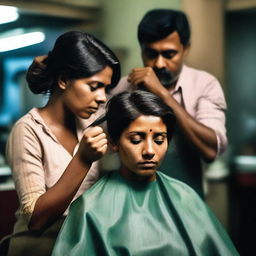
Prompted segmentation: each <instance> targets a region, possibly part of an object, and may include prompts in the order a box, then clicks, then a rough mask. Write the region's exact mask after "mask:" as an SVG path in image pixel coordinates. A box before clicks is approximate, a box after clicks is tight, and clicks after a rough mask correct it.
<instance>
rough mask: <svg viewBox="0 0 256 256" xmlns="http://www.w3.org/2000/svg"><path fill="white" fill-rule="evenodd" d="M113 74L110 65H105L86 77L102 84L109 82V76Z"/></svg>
mask: <svg viewBox="0 0 256 256" xmlns="http://www.w3.org/2000/svg"><path fill="white" fill-rule="evenodd" d="M112 75H113V70H112V68H111V67H109V66H107V67H105V68H104V69H103V70H101V71H100V72H98V73H96V74H94V75H92V76H91V77H88V78H87V79H88V81H96V82H102V83H104V84H109V83H110V82H111V77H112Z"/></svg>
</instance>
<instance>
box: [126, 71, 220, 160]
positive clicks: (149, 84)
mask: <svg viewBox="0 0 256 256" xmlns="http://www.w3.org/2000/svg"><path fill="white" fill-rule="evenodd" d="M129 80H130V82H131V83H132V84H134V85H136V86H138V85H139V84H141V83H143V85H144V86H145V87H146V89H148V90H149V91H151V92H152V93H154V94H156V95H158V96H159V97H160V98H162V100H163V101H164V102H165V103H166V104H167V105H168V106H170V107H171V108H172V109H173V112H174V114H175V115H176V118H177V122H178V124H179V126H180V128H181V130H182V132H183V133H184V135H185V137H186V138H187V140H188V141H189V142H190V143H191V144H192V145H194V147H195V148H196V149H197V150H198V152H199V153H200V155H201V157H202V158H203V159H204V160H205V161H207V162H210V161H213V160H214V159H215V157H216V156H217V152H218V148H217V144H218V141H217V137H216V133H215V131H214V130H213V129H212V128H211V126H207V125H205V124H204V122H199V121H197V120H196V119H195V118H193V117H192V116H190V115H189V114H188V113H187V111H186V110H185V109H184V108H183V107H182V106H181V105H180V104H179V103H178V102H177V101H176V100H175V99H174V98H173V96H172V95H171V94H170V93H169V91H168V90H167V89H166V88H165V87H164V86H163V85H162V84H161V83H160V81H159V80H158V78H157V76H156V75H155V73H154V71H153V69H152V68H150V67H145V68H136V69H133V70H132V72H131V73H130V75H129ZM221 111H222V110H221ZM198 120H200V118H199V119H198Z"/></svg>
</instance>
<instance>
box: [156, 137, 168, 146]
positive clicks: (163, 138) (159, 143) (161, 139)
mask: <svg viewBox="0 0 256 256" xmlns="http://www.w3.org/2000/svg"><path fill="white" fill-rule="evenodd" d="M165 139H166V137H165V136H158V137H156V138H155V139H154V141H155V143H156V144H158V145H161V144H163V143H164V141H165Z"/></svg>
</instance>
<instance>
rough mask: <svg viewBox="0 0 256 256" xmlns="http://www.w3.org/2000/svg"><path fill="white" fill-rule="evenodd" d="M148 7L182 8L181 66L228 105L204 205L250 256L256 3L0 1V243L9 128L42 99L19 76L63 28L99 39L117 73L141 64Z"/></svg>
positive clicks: (7, 188)
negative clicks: (212, 80)
mask: <svg viewBox="0 0 256 256" xmlns="http://www.w3.org/2000/svg"><path fill="white" fill-rule="evenodd" d="M152 8H173V9H178V10H183V11H184V12H185V13H186V14H187V15H188V17H189V20H190V24H191V28H192V40H191V42H192V45H191V51H190V54H189V56H188V58H187V61H186V62H187V63H188V64H189V65H191V66H192V67H195V68H198V69H204V70H206V71H208V72H210V73H212V74H213V75H215V76H216V77H217V78H218V79H219V80H220V82H221V84H222V86H223V90H224V93H225V96H226V100H227V103H228V111H227V132H228V138H229V146H228V150H227V151H226V152H225V153H224V154H223V155H222V156H221V157H220V158H218V159H217V160H216V161H214V162H213V163H212V164H211V165H207V166H205V173H204V174H205V175H204V181H205V192H206V201H207V204H208V205H209V206H210V208H212V210H213V211H214V212H215V213H216V215H217V217H218V218H219V219H220V221H221V222H222V224H223V225H224V227H225V228H226V230H227V231H228V233H229V234H230V236H231V238H232V239H233V241H234V243H235V245H236V247H237V248H238V250H239V252H240V253H241V255H256V253H255V251H256V250H255V249H254V244H253V242H254V240H255V237H256V220H255V216H256V210H255V205H256V103H255V97H256V65H255V63H256V61H255V60H256V29H255V28H256V0H158V1H155V0H121V1H120V0H37V1H33V0H26V1H22V0H12V1H1V0H0V222H1V223H0V239H1V238H2V237H3V236H4V235H6V234H9V233H11V231H12V226H13V223H14V220H15V219H14V211H15V210H16V208H17V205H18V204H17V196H16V194H15V190H14V185H13V183H12V178H11V170H10V168H9V166H8V164H7V162H6V159H5V144H6V140H7V137H8V134H9V131H10V129H11V127H12V125H13V123H14V122H15V121H16V120H17V119H18V118H19V117H20V116H21V115H23V114H25V113H26V112H28V111H29V109H31V108H32V107H34V106H37V107H40V106H43V105H44V104H45V102H46V100H47V99H46V98H45V96H35V95H33V96H32V93H30V91H29V89H28V87H27V84H26V81H25V74H26V70H27V68H28V66H29V65H30V64H31V62H32V61H33V58H34V57H35V56H38V55H45V54H47V53H48V51H49V50H50V49H51V48H52V47H53V43H54V41H55V39H56V38H57V37H58V36H59V35H60V34H62V33H63V32H64V31H68V30H74V29H78V30H85V31H87V32H89V33H92V34H94V35H95V36H96V37H98V38H99V39H101V40H103V41H104V42H105V43H106V44H107V45H108V46H110V48H112V49H113V51H114V52H115V53H116V54H117V56H118V57H119V58H120V60H121V64H122V74H123V75H127V74H128V72H129V71H130V69H131V68H133V67H137V66H142V62H141V58H140V49H139V44H138V43H137V37H136V35H137V25H138V23H139V21H140V19H141V18H142V16H143V15H144V14H145V12H146V11H147V10H149V9H152Z"/></svg>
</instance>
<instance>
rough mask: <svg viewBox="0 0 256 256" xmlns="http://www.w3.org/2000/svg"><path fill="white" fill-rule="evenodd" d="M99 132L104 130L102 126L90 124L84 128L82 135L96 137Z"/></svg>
mask: <svg viewBox="0 0 256 256" xmlns="http://www.w3.org/2000/svg"><path fill="white" fill-rule="evenodd" d="M101 133H104V130H103V129H102V127H100V126H91V127H88V128H87V129H86V130H85V132H84V135H85V136H87V137H96V136H97V135H99V134H101Z"/></svg>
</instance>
